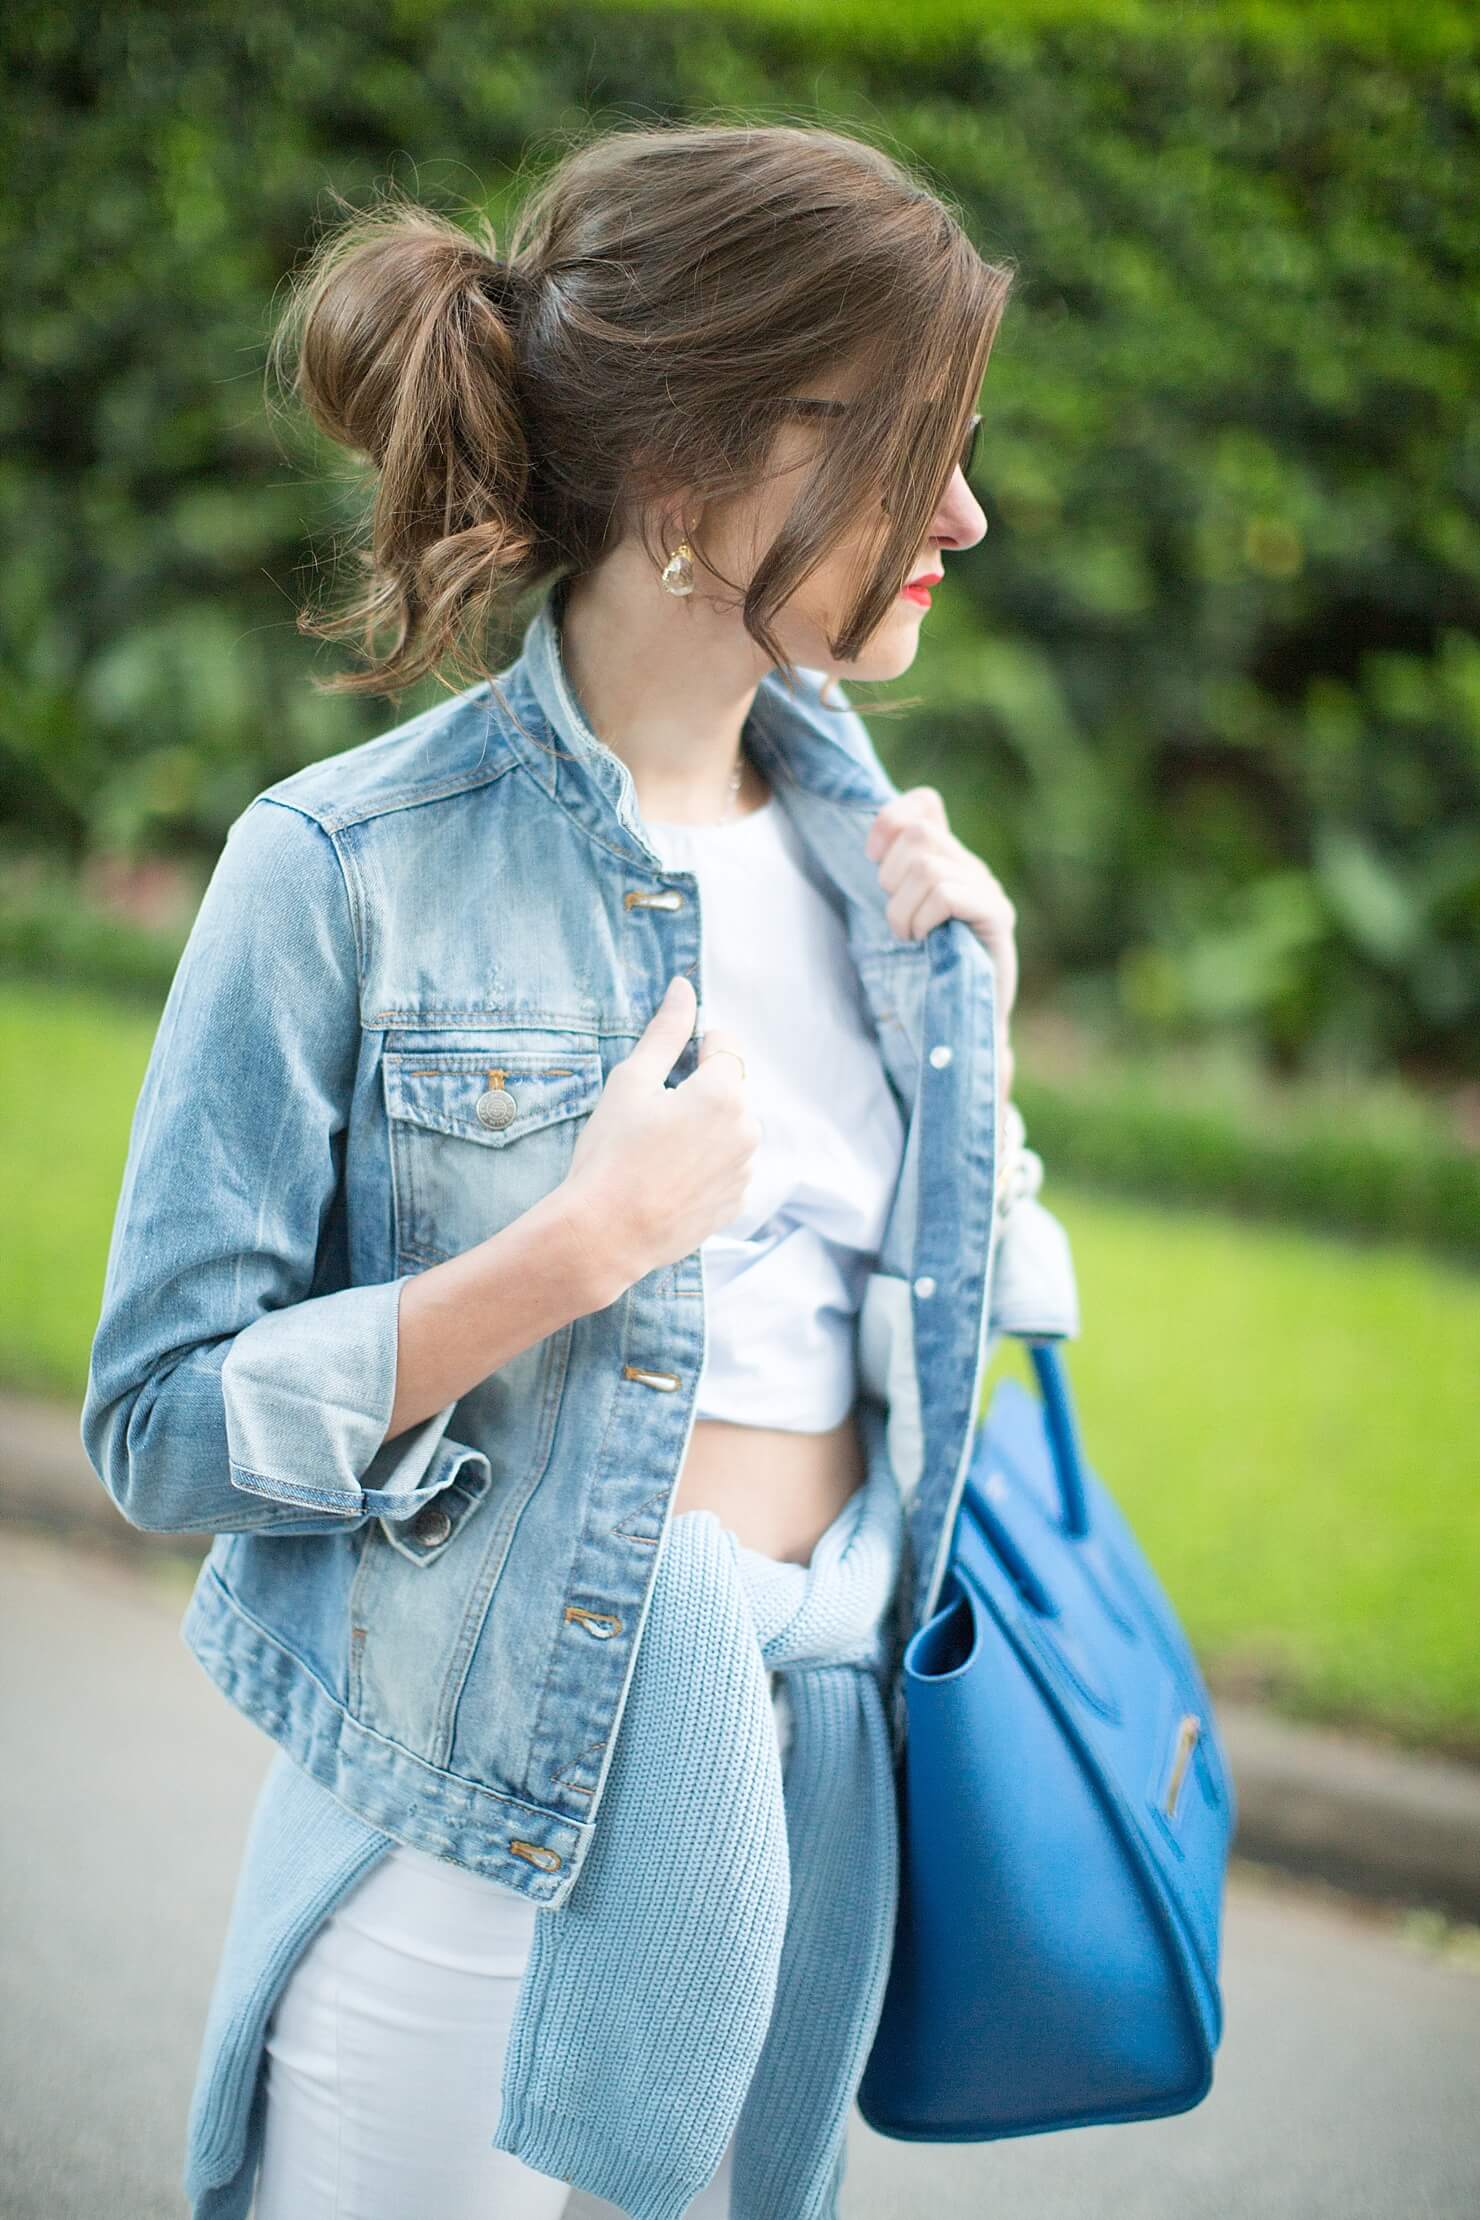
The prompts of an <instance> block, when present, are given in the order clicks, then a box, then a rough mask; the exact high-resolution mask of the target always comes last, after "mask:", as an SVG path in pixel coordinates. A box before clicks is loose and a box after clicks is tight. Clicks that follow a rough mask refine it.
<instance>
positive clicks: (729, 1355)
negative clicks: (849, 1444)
mask: <svg viewBox="0 0 1480 2220" xmlns="http://www.w3.org/2000/svg"><path fill="white" fill-rule="evenodd" d="M644 825H645V829H646V831H647V835H648V838H649V840H650V841H651V844H652V846H653V847H654V848H655V849H656V850H657V852H658V854H659V855H660V856H661V857H662V858H663V861H664V862H665V863H667V864H669V865H671V866H675V867H677V868H678V869H680V870H684V871H692V872H694V873H695V875H696V876H697V878H698V882H699V899H700V903H701V906H702V917H703V930H702V933H701V936H700V970H701V975H702V976H701V995H700V1024H701V1026H702V1027H708V1026H710V1025H723V1026H728V1027H731V1028H733V1031H734V1034H735V1037H736V1040H737V1041H738V1043H739V1045H740V1049H741V1053H742V1054H743V1055H744V1058H745V1067H746V1077H747V1082H748V1086H749V1090H750V1098H751V1103H752V1107H753V1108H754V1111H755V1114H756V1116H757V1118H758V1119H759V1120H760V1123H761V1126H762V1129H763V1131H762V1138H761V1140H760V1143H759V1144H758V1146H757V1149H756V1153H755V1157H754V1160H753V1163H752V1166H751V1176H750V1182H749V1185H748V1186H747V1188H746V1191H745V1201H744V1204H743V1206H742V1208H741V1210H740V1212H739V1214H738V1216H736V1217H735V1218H733V1219H731V1221H730V1222H729V1224H728V1225H726V1226H722V1227H721V1228H720V1229H719V1230H718V1231H717V1232H716V1233H713V1234H711V1235H710V1237H709V1238H708V1240H706V1241H705V1242H704V1244H703V1261H704V1285H705V1294H706V1298H707V1300H706V1314H707V1326H708V1352H707V1358H706V1362H705V1367H704V1377H703V1380H702V1381H701V1383H700V1390H699V1402H698V1408H697V1411H696V1416H697V1417H700V1418H726V1419H731V1420H734V1421H735V1422H736V1423H738V1424H740V1425H749V1426H786V1427H794V1428H796V1429H798V1430H799V1431H800V1432H803V1433H822V1432H825V1431H826V1430H827V1429H828V1428H829V1427H832V1426H836V1425H837V1424H838V1423H839V1421H840V1420H841V1419H843V1418H845V1417H846V1416H847V1414H848V1412H849V1411H850V1410H851V1409H852V1407H853V1402H854V1398H855V1396H856V1394H857V1391H858V1351H857V1340H856V1319H857V1313H858V1308H859V1304H860V1302H861V1300H862V1296H863V1289H864V1283H865V1281H866V1280H867V1277H868V1274H869V1272H870V1271H871V1270H872V1269H874V1267H875V1265H876V1264H877V1261H878V1251H879V1243H880V1241H881V1240H882V1238H883V1232H884V1223H885V1219H886V1216H887V1213H888V1208H889V1203H890V1199H891V1197H892V1195H893V1192H894V1186H895V1181H896V1179H897V1177H898V1174H899V1166H900V1157H901V1151H902V1149H903V1146H904V1126H903V1121H902V1119H901V1117H900V1113H899V1107H898V1104H897V1103H896V1101H895V1098H894V1095H893V1093H892V1092H891V1089H890V1086H889V1082H888V1080H887V1079H886V1078H885V1075H884V1070H883V1066H882V1063H881V1061H880V1057H879V1049H878V1043H877V1041H876V1039H875V1037H874V1034H873V1031H872V1029H871V1027H870V1024H869V1020H868V1017H867V1014H866V1007H865V1004H864V1001H863V992H862V988H861V986H860V984H859V979H858V973H857V970H856V968H855V966H854V963H853V959H852V957H851V956H850V954H849V952H848V941H847V934H846V932H845V930H844V926H843V921H842V919H841V918H840V917H839V915H838V913H837V910H836V909H835V908H834V906H833V904H834V899H835V898H834V897H831V896H830V895H828V894H825V893H824V892H823V891H822V889H823V887H824V886H825V885H826V883H827V882H826V881H825V880H822V879H819V878H818V876H817V871H816V866H815V865H814V864H813V862H812V859H811V857H810V855H809V854H808V852H807V849H806V846H805V843H804V842H803V841H802V839H801V836H800V835H799V833H798V832H797V830H796V828H795V826H794V825H793V824H792V822H791V819H790V818H789V817H788V816H787V814H786V811H785V810H784V809H783V808H782V806H781V804H780V803H779V802H778V801H777V800H776V798H775V795H774V794H772V795H771V796H769V797H768V798H767V800H766V801H765V802H764V803H762V805H761V807H760V808H759V809H757V810H751V811H749V812H748V813H747V814H746V815H745V816H743V817H732V818H727V819H723V820H721V821H720V822H719V823H718V824H709V825H681V824H665V823H663V822H661V821H659V822H654V821H653V820H652V819H644Z"/></svg>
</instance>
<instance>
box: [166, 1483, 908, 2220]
mask: <svg viewBox="0 0 1480 2220" xmlns="http://www.w3.org/2000/svg"><path fill="white" fill-rule="evenodd" d="M902 1542H903V1514H902V1510H901V1506H900V1501H899V1493H898V1488H897V1485H896V1483H895V1480H894V1477H893V1474H892V1471H891V1469H890V1466H889V1461H888V1459H887V1457H884V1456H882V1455H880V1456H876V1457H874V1458H873V1459H872V1460H871V1468H870V1471H869V1475H868V1478H867V1480H866V1481H865V1483H864V1485H863V1486H862V1487H861V1488H860V1489H859V1490H858V1491H857V1493H856V1494H855V1495H853V1496H852V1497H851V1498H850V1500H849V1501H848V1503H846V1504H845V1505H844V1507H843V1509H842V1511H841V1512H839V1514H838V1516H837V1518H836V1519H835V1520H834V1521H833V1523H832V1525H831V1526H830V1527H829V1528H828V1530H827V1532H826V1533H825V1534H824V1535H823V1536H822V1538H821V1540H820V1541H819V1542H818V1544H817V1546H816V1548H815V1549H814V1551H813V1553H812V1558H811V1562H810V1563H809V1564H807V1565H798V1564H792V1563H787V1562H783V1561H781V1560H778V1559H776V1558H771V1557H766V1556H763V1555H762V1554H761V1553H760V1552H759V1551H755V1550H750V1549H747V1548H746V1547H745V1546H744V1545H743V1544H741V1543H740V1542H738V1541H737V1540H736V1538H735V1536H734V1535H733V1534H732V1533H731V1532H730V1531H729V1529H728V1528H727V1527H725V1526H724V1525H723V1524H722V1523H721V1522H720V1520H719V1519H718V1518H717V1517H716V1516H715V1514H714V1513H713V1512H710V1511H691V1512H683V1513H680V1514H678V1515H677V1516H676V1517H675V1518H674V1519H673V1521H672V1524H671V1526H670V1529H669V1534H668V1540H667V1544H666V1547H665V1549H664V1551H663V1553H662V1556H661V1558H660V1561H659V1564H658V1567H657V1571H656V1573H655V1575H654V1579H653V1588H652V1595H651V1601H650V1604H649V1612H648V1619H647V1623H646V1626H645V1628H644V1632H643V1638H642V1641H641V1642H640V1643H639V1645H638V1652H637V1660H636V1663H635V1665H634V1668H633V1676H632V1685H631V1687H630V1689H629V1691H628V1698H627V1705H626V1708H625V1710H624V1712H623V1715H622V1722H621V1726H620V1729H619V1732H618V1737H617V1744H616V1747H615V1749H614V1751H613V1753H612V1766H611V1773H610V1775H609V1777H608V1780H607V1784H606V1789H605V1792H604V1797H603V1802H602V1807H601V1817H600V1822H599V1824H598V1826H597V1829H596V1834H595V1836H594V1838H593V1840H592V1844H591V1848H590V1850H589V1852H588V1853H587V1858H586V1862H585V1865H584V1866H583V1868H582V1870H581V1873H580V1875H579V1877H578V1879H577V1881H576V1884H575V1886H574V1887H573V1888H572V1890H571V1893H570V1895H569V1897H568V1898H567V1899H566V1901H565V1903H564V1904H563V1905H561V1906H560V1907H559V1908H558V1909H555V1910H550V1909H547V1908H541V1909H540V1910H539V1911H538V1913H537V1915H536V1919H535V1936H534V1944H533V1948H532V1951H531V1955H530V1960H529V1965H528V1968H527V1971H526V1973H525V1977H524V1981H523V1984H522V1986H521V1990H520V1995H519V2002H518V2007H517V2010H516V2013H515V2018H514V2024H513V2027H512V2029H511V2031H510V2037H509V2046H508V2052H507V2057H506V2061H505V2068H504V2076H503V2088H502V2110H501V2112H500V2113H499V2115H498V2119H497V2124H496V2127H495V2129H494V2132H493V2133H492V2136H491V2141H492V2143H493V2144H494V2146H495V2147H496V2148H498V2149H501V2150H506V2151H512V2152H513V2153H514V2154H515V2155H516V2156H517V2157H519V2158H521V2159H523V2160H524V2162H525V2163H526V2164H527V2165H529V2166H533V2167H535V2168H537V2169H538V2170H539V2171H540V2172H541V2173H545V2174H550V2175H553V2176H554V2177H555V2178H556V2179H558V2180H564V2181H569V2182H572V2183H574V2184H575V2185H576V2186H577V2187H579V2188H582V2189H586V2190H590V2191H592V2192H593V2193H594V2194H596V2195H598V2196H601V2197H605V2198H607V2199H609V2200H610V2201H611V2202H612V2203H614V2204H616V2205H619V2206H621V2208H622V2209H623V2210H624V2211H625V2212H627V2213H628V2214H630V2215H631V2216H632V2220H680V2215H682V2213H683V2212H684V2210H685V2208H686V2207H687V2205H688V2204H689V2202H690V2201H691V2200H692V2198H693V2197H694V2196H696V2195H697V2193H698V2192H699V2190H700V2189H702V2188H703V2186H704V2185H705V2183H706V2182H708V2181H709V2180H710V2179H711V2177H712V2176H713V2174H714V2173H715V2172H716V2170H717V2169H718V2166H719V2163H720V2160H721V2158H722V2157H723V2156H724V2151H725V2146H726V2144H727V2143H728V2142H729V2139H730V2136H731V2134H732V2132H733V2133H734V2135H735V2154H734V2163H733V2173H732V2184H731V2191H730V2213H731V2220H833V2216H834V2215H835V2213H836V2209H837V2197H838V2190H839V2187H840V2185H841V2182H842V2178H843V2170H844V2164H845V2160H846V2135H847V2121H848V2114H849V2111H850V2109H851V2106H852V2103H853V2099H854V2096H855V2094H856V2091H857V2088H858V2084H859V2082H860V2080H861V2079H862V2076H863V2069H864V2066H865V2064H866V2063H867V2059H868V2053H869V2049H870V2047H871V2045H872V2042H873V2036H874V2031H875V2028H876V2026H877V2022H878V2016H879V2012H880V2010H881V2009H882V2005H883V1996H884V1986H885V1982H886V1980H887V1977H888V1970H889V1955H890V1950H891V1947H892V1942H893V1934H894V1919H895V1910H896V1905H897V1901H898V1871H899V1838H898V1809H897V1803H896V1791H895V1780H894V1765H893V1757H892V1751H891V1740H890V1731H889V1725H888V1721H887V1719H886V1715H885V1709H884V1700H883V1688H884V1682H885V1678H886V1674H887V1671H888V1668H889V1667H890V1665H891V1663H892V1657H891V1654H890V1650H889V1643H890V1641H891V1639H892V1636H891V1632H890V1628H891V1620H892V1611H891V1604H892V1599H893V1596H894V1592H895V1587H896V1582H897V1579H898V1575H899V1567H900V1552H901V1548H902ZM771 1671H780V1672H781V1673H782V1674H783V1675H784V1676H785V1679H786V1686H787V1694H788V1696H789V1698H790V1702H791V1712H792V1739H791V1747H790V1753H789V1756H788V1759H787V1763H786V1770H785V1779H784V1782H783V1778H782V1772H781V1766H780V1761H779V1756H778V1752H777V1745H776V1732H775V1723H774V1715H773V1712H772V1706H771V1698H770V1691H769V1685H768V1680H767V1675H768V1673H770V1672H771ZM390 1848H391V1838H390V1837H389V1836H388V1835H386V1834H384V1833H382V1832H380V1831H379V1830H378V1829H375V1828H373V1827H370V1826H368V1825H367V1824H366V1823H365V1822H364V1821H363V1820H361V1819H358V1818H357V1817H356V1816H355V1815H354V1814H353V1813H351V1812H349V1811H348V1810H346V1809H345V1808H344V1807H343V1806H342V1805H340V1804H338V1803H337V1802H336V1801H335V1800H334V1798H333V1797H332V1796H330V1795H329V1794H328V1793H327V1791H325V1790H324V1789H322V1788H320V1787H319V1786H318V1784H317V1783H316V1782H314V1781H311V1780H310V1779H309V1778H308V1777H307V1775H305V1774H303V1773H301V1772H300V1771H299V1770H298V1768H297V1767H296V1766H294V1765H293V1764H292V1763H291V1762H290V1761H289V1760H288V1759H287V1758H286V1757H285V1756H284V1755H283V1754H282V1753H281V1752H280V1753H279V1754H278V1757H277V1758H276V1760H275V1761H274V1764H273V1765H272V1767H271V1768H270V1769H269V1772H268V1776H267V1779H266V1781H265V1783H264V1786H263V1790H262V1794H261V1797H260V1798H259V1801H258V1806H257V1810H256V1812H255V1814H254V1817H253V1821H252V1826H251V1829H250V1830H249V1834H248V1839H247V1844H246V1849H245V1853H244V1859H243V1867H242V1873H241V1879H240V1882H239V1885H238V1889H237V1896H236V1900H235V1903H234V1905H233V1909H232V1915H231V1920H230V1924H229V1927H228V1931H227V1937H226V1943H225V1948H224V1952H223V1956H222V1960H221V1964H220V1968H219V1971H218V1974H217V1979H216V1986H215V1990H214V1993H213V1996H212V2000H211V2006H210V2011H209V2014H208V2018H207V2026H206V2031H205V2038H204V2042H203V2047H202V2054H201V2061H200V2067H199V2071H198V2074H197V2080H196V2088H195V2096H194V2101H193V2103H192V2107H191V2116H190V2125H189V2131H188V2150H187V2159H186V2167H185V2177H184V2178H185V2191H186V2196H187V2198H188V2199H189V2201H190V2207H191V2212H192V2215H193V2220H246V2215H247V2213H248V2210H249V2207H250V2202H251V2195H252V2188H253V2183H254V2181H255V2177H256V2170H257V2163H258V2159H259V2156H260V2149H261V2134H262V2107H263V2096H264V2082H263V2077H262V2073H261V2067H262V2057H263V2042H264V2037H265V2033H266V2029H267V2025H268V2021H269V2018H270V2016H271V2012H272V2008H273V2005H274V2004H275V2002H276V2000H277V1997H278V1995H279V1994H280V1992H281V1990H282V1988H283V1986H284V1984H285V1983H286V1981H287V1978H288V1975H289V1974H290V1973H291V1971H292V1968H293V1965H294V1964H295V1962H296V1960H297V1958H298V1957H299V1955H300V1954H301V1952H302V1951H303V1950H304V1948H305V1947H306V1946H307V1944H308V1942H309V1940H310V1939H311V1937H312V1935H313V1933H314V1931H315V1929H316V1928H317V1927H318V1926H319V1925H320V1924H321V1922H322V1921H323V1920H324V1919H325V1918H326V1917H327V1916H328V1914H329V1913H330V1912H331V1911H332V1910H333V1908H334V1906H335V1904H336V1903H337V1902H338V1901H339V1899H340V1898H341V1897H342V1896H343V1895H345V1894H346V1893H347V1892H348V1890H349V1889H351V1888H353V1887H354V1885H355V1884H356V1882H357V1881H359V1880H360V1879H361V1878H362V1877H363V1876H364V1875H365V1874H366V1873H367V1872H368V1871H369V1870H370V1868H371V1867H372V1866H374V1865H375V1864H377V1863H378V1862H379V1860H380V1859H381V1858H382V1857H383V1856H384V1855H385V1853H386V1852H387V1851H388V1850H389V1849H390ZM495 2094H496V2093H495V2092H493V2091H490V2093H489V2097H490V2118H492V2114H493V2105H494V2097H495Z"/></svg>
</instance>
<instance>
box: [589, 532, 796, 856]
mask: <svg viewBox="0 0 1480 2220" xmlns="http://www.w3.org/2000/svg"><path fill="white" fill-rule="evenodd" d="M698 598H699V597H698V596H697V595H695V596H693V597H691V598H690V599H688V600H683V601H680V600H677V599H676V598H675V597H674V596H673V595H671V594H666V593H664V591H663V589H662V587H661V586H660V585H659V584H658V581H657V578H656V576H655V575H654V573H653V569H652V565H651V563H650V562H649V560H648V557H647V555H646V553H645V552H644V551H643V550H641V549H636V548H632V549H629V548H625V547H623V548H618V549H616V550H615V551H614V552H613V553H612V554H611V555H609V556H607V557H606V558H605V559H604V560H603V562H602V563H601V564H600V566H599V567H598V568H597V569H596V570H594V571H591V572H588V573H586V574H585V575H583V576H581V577H579V578H572V579H569V580H568V581H567V582H566V583H565V586H564V589H563V596H562V605H561V607H560V610H559V624H560V655H561V661H562V663H563V664H564V666H565V675H566V678H567V680H568V682H569V684H570V687H571V690H572V691H573V693H574V694H575V697H576V700H577V701H578V702H579V704H580V707H581V712H582V714H583V716H584V717H585V719H586V722H587V724H588V725H589V726H590V727H591V730H592V731H593V732H594V733H595V734H596V736H597V738H598V739H599V740H601V741H603V742H604V743H605V745H606V746H607V747H609V748H610V749H611V751H612V753H613V755H616V756H620V757H621V759H622V761H623V762H624V763H625V764H626V766H627V768H628V770H629V771H630V772H631V773H632V783H633V785H634V786H635V788H636V790H637V799H638V806H639V808H640V809H641V810H642V812H643V814H644V815H645V816H648V817H652V818H655V819H657V820H659V821H666V822H672V823H684V822H690V823H706V822H710V821H713V820H715V819H718V818H720V817H723V816H725V815H726V814H732V813H735V812H743V811H745V810H748V809H754V808H756V807H757V806H758V805H759V803H760V802H762V801H764V799H765V795H766V786H765V781H764V779H763V778H762V777H761V775H760V774H759V772H758V771H757V770H756V768H755V766H754V764H753V763H751V761H750V759H749V757H748V756H746V757H744V759H743V765H742V776H741V783H740V790H739V792H738V793H733V792H732V790H731V783H730V782H731V777H732V774H733V772H734V770H735V766H736V760H737V757H740V755H741V739H742V735H743V732H744V728H745V720H746V718H747V717H748V716H749V714H750V709H751V704H752V703H753V702H754V700H755V694H756V688H757V687H758V686H759V684H760V682H761V679H762V677H763V676H764V675H765V672H766V670H768V669H769V668H770V666H769V664H767V663H766V662H765V661H764V659H763V657H762V655H761V651H760V650H759V649H758V648H757V646H756V644H755V642H754V641H753V640H752V639H751V637H750V635H749V634H748V633H747V632H746V631H745V630H744V628H743V626H740V625H738V624H737V623H736V621H735V619H734V617H733V616H732V615H729V614H727V613H726V612H724V611H713V610H710V609H708V608H707V607H704V606H700V607H698V608H696V607H694V605H693V604H694V602H695V601H697V600H698Z"/></svg>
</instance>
